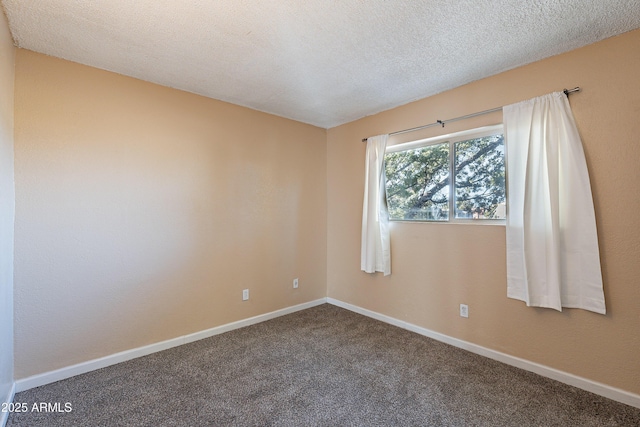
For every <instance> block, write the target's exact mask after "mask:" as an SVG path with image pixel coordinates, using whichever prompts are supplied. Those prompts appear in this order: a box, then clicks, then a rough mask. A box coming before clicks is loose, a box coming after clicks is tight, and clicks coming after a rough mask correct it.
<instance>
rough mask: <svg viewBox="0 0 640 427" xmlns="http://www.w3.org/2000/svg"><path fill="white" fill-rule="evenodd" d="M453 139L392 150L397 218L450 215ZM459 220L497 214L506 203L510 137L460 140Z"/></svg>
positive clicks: (390, 177) (388, 162) (392, 210)
mask: <svg viewBox="0 0 640 427" xmlns="http://www.w3.org/2000/svg"><path fill="white" fill-rule="evenodd" d="M449 151H450V143H448V142H445V143H442V144H436V145H430V146H426V147H422V148H418V149H413V150H407V151H400V152H395V153H388V154H387V155H386V156H385V171H386V175H387V204H388V207H389V214H390V217H391V219H404V220H427V221H439V220H440V221H441V220H447V219H448V218H449V193H450V191H449V181H450V173H449ZM454 154H455V159H454V160H455V161H454V171H455V172H454V176H455V181H454V182H455V191H454V197H455V210H456V218H494V217H496V211H497V209H498V206H499V205H500V204H501V203H504V201H505V165H504V137H503V136H502V135H493V136H487V137H482V138H476V139H471V140H466V141H460V142H457V143H455V144H454Z"/></svg>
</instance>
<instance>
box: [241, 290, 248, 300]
mask: <svg viewBox="0 0 640 427" xmlns="http://www.w3.org/2000/svg"><path fill="white" fill-rule="evenodd" d="M248 299H249V289H244V290H243V291H242V301H246V300H248Z"/></svg>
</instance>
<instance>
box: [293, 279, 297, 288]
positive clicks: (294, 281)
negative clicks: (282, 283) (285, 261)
mask: <svg viewBox="0 0 640 427" xmlns="http://www.w3.org/2000/svg"><path fill="white" fill-rule="evenodd" d="M293 289H298V278H297V277H296V278H295V279H293Z"/></svg>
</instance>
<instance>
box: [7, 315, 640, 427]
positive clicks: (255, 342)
mask: <svg viewBox="0 0 640 427" xmlns="http://www.w3.org/2000/svg"><path fill="white" fill-rule="evenodd" d="M14 402H16V403H26V404H27V405H28V407H29V408H30V409H31V408H32V407H33V404H34V403H35V404H36V406H37V405H39V404H40V403H41V402H45V403H56V402H57V403H59V406H58V409H59V410H61V412H46V411H43V412H39V411H32V410H29V411H27V412H24V413H12V414H10V417H9V420H8V424H7V426H10V427H16V426H29V427H37V426H47V427H52V426H396V425H398V426H518V427H520V426H563V427H566V426H640V409H636V408H633V407H630V406H627V405H624V404H621V403H617V402H614V401H612V400H608V399H606V398H603V397H600V396H597V395H595V394H592V393H589V392H586V391H583V390H580V389H577V388H574V387H570V386H568V385H565V384H562V383H559V382H557V381H553V380H550V379H547V378H544V377H541V376H539V375H536V374H533V373H530V372H527V371H523V370H521V369H517V368H514V367H511V366H508V365H504V364H502V363H499V362H496V361H494V360H491V359H487V358H484V357H482V356H478V355H476V354H473V353H470V352H467V351H464V350H461V349H458V348H456V347H452V346H449V345H446V344H443V343H440V342H438V341H435V340H432V339H429V338H426V337H423V336H421V335H418V334H415V333H412V332H409V331H406V330H403V329H400V328H397V327H394V326H390V325H388V324H385V323H382V322H379V321H376V320H373V319H370V318H367V317H364V316H361V315H359V314H355V313H352V312H350V311H347V310H344V309H341V308H338V307H335V306H333V305H328V304H324V305H321V306H318V307H314V308H310V309H307V310H304V311H300V312H297V313H293V314H290V315H287V316H283V317H279V318H277V319H273V320H270V321H267V322H263V323H260V324H257V325H253V326H249V327H246V328H242V329H238V330H235V331H231V332H227V333H224V334H221V335H217V336H214V337H211V338H207V339H204V340H201V341H197V342H194V343H191V344H186V345H183V346H180V347H175V348H172V349H169V350H165V351H162V352H158V353H154V354H152V355H149V356H145V357H141V358H138V359H134V360H131V361H128V362H124V363H120V364H117V365H114V366H110V367H107V368H104V369H100V370H96V371H93V372H89V373H86V374H83V375H78V376H76V377H73V378H69V379H66V380H63V381H58V382H56V383H53V384H48V385H45V386H42V387H37V388H34V389H31V390H27V391H24V392H21V393H17V394H16V396H15V399H14ZM67 403H69V404H70V405H69V406H67V407H65V404H67ZM65 408H66V409H71V411H70V412H64V411H65Z"/></svg>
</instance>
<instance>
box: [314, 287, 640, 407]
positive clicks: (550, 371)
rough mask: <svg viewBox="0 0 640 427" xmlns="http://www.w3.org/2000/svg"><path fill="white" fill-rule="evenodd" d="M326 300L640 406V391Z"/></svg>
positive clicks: (332, 300) (330, 299) (400, 326)
mask: <svg viewBox="0 0 640 427" xmlns="http://www.w3.org/2000/svg"><path fill="white" fill-rule="evenodd" d="M327 302H328V303H329V304H333V305H335V306H338V307H342V308H345V309H347V310H350V311H353V312H355V313H358V314H362V315H364V316H367V317H371V318H372V319H376V320H380V321H381V322H385V323H388V324H390V325H394V326H397V327H399V328H402V329H406V330H409V331H412V332H415V333H417V334H420V335H424V336H426V337H429V338H433V339H435V340H437V341H441V342H444V343H446V344H450V345H452V346H454V347H458V348H462V349H464V350H467V351H470V352H472V353H476V354H479V355H481V356H484V357H488V358H489V359H493V360H497V361H499V362H502V363H505V364H507V365H511V366H515V367H517V368H520V369H524V370H526V371H530V372H533V373H536V374H538V375H541V376H543V377H547V378H551V379H554V380H556V381H560V382H562V383H565V384H568V385H571V386H574V387H577V388H580V389H582V390H586V391H589V392H591V393H594V394H597V395H600V396H603V397H606V398H608V399H611V400H615V401H617V402H621V403H624V404H626V405H629V406H633V407H636V408H640V395H638V394H635V393H630V392H628V391H625V390H621V389H619V388H615V387H611V386H608V385H606V384H602V383H599V382H596V381H592V380H589V379H587V378H583V377H579V376H577V375H573V374H569V373H567V372H563V371H559V370H557V369H554V368H550V367H548V366H545V365H541V364H539V363H535V362H531V361H529V360H526V359H521V358H519V357H515V356H511V355H508V354H506V353H501V352H499V351H496V350H491V349H490V348H486V347H482V346H479V345H477V344H473V343H470V342H467V341H463V340H460V339H458V338H453V337H450V336H448V335H444V334H441V333H438V332H435V331H432V330H429V329H426V328H423V327H420V326H417V325H414V324H412V323H408V322H405V321H402V320H398V319H395V318H393V317H390V316H386V315H384V314H380V313H377V312H375V311H371V310H367V309H365V308H362V307H358V306H356V305H353V304H349V303H346V302H342V301H340V300H336V299H333V298H327Z"/></svg>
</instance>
